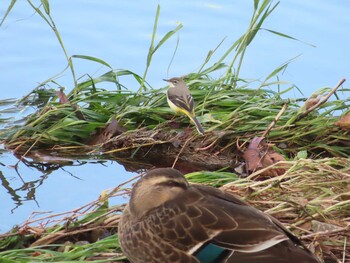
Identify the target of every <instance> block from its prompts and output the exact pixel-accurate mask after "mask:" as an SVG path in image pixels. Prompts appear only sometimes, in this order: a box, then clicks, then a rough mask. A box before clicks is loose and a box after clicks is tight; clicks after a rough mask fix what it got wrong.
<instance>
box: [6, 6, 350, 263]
mask: <svg viewBox="0 0 350 263" xmlns="http://www.w3.org/2000/svg"><path fill="white" fill-rule="evenodd" d="M28 2H29V3H30V4H31V6H32V8H34V9H35V11H36V12H37V14H38V15H40V16H41V17H42V18H43V20H44V21H45V22H46V23H48V25H49V26H50V27H51V28H52V29H53V30H54V32H55V34H56V37H57V39H58V41H59V43H60V44H61V46H62V49H63V50H64V52H65V54H66V57H67V63H68V66H67V70H70V72H71V74H72V76H73V78H74V87H73V88H72V89H63V88H62V87H61V86H60V85H59V83H57V82H56V81H55V80H54V79H55V78H54V77H52V78H49V79H48V80H46V81H44V82H43V83H41V84H40V85H39V86H38V87H36V88H35V89H34V90H33V91H32V92H30V93H29V94H28V95H26V96H25V97H23V98H22V99H19V100H16V101H12V100H2V101H0V106H2V108H1V111H0V113H1V116H2V117H1V120H0V121H1V122H2V124H3V128H2V129H1V131H0V139H1V141H2V143H3V144H4V145H5V147H6V148H7V149H8V150H12V151H13V152H14V154H15V155H16V156H17V157H18V158H19V159H20V160H22V161H23V162H26V161H27V160H28V158H31V159H32V160H33V162H30V165H36V166H37V167H38V166H44V168H45V169H56V168H57V167H61V166H64V165H70V164H71V163H72V162H73V161H74V160H77V159H81V158H83V159H87V158H89V157H91V156H92V157H93V158H103V159H111V160H116V161H118V162H119V163H121V164H123V165H124V166H125V167H126V169H128V170H133V171H135V170H136V171H141V170H143V169H147V168H150V167H154V166H156V167H164V166H175V167H176V168H178V169H179V170H181V171H183V172H192V173H190V174H188V175H187V178H188V179H189V180H190V181H191V182H193V183H204V184H210V185H213V186H216V187H223V188H224V189H227V190H228V191H231V192H233V193H236V194H238V195H240V196H241V197H243V198H245V199H246V200H247V201H248V202H250V203H251V204H252V205H254V206H255V207H257V208H259V209H261V210H263V211H265V212H267V213H270V214H272V215H273V216H275V217H276V218H277V219H279V220H280V221H282V222H283V223H285V224H286V225H287V226H289V227H290V229H291V230H292V231H293V232H294V233H296V235H298V236H299V237H301V239H302V240H304V241H305V243H307V244H308V245H309V247H310V248H311V249H312V250H313V251H314V252H315V253H316V254H317V255H318V256H319V257H320V258H326V259H328V260H335V259H338V260H341V261H342V262H347V260H350V258H349V254H350V248H349V245H348V244H347V242H348V241H347V240H348V238H349V233H350V231H349V230H350V229H349V226H350V195H349V192H350V188H349V185H350V168H349V167H350V163H349V162H350V161H349V160H350V159H349V157H350V156H349V155H350V144H349V129H350V128H349V127H350V125H349V121H350V118H349V116H350V115H347V114H348V112H349V100H348V99H343V98H341V97H339V96H338V94H339V92H342V94H347V92H349V91H348V89H347V88H345V87H344V86H343V84H344V82H345V80H340V82H339V83H331V85H332V87H327V88H322V89H320V90H318V91H316V92H315V93H314V94H313V95H312V96H311V97H310V98H304V97H302V95H301V97H300V98H298V99H288V98H286V96H285V93H287V92H288V91H290V90H291V89H297V87H295V86H294V85H293V84H289V83H287V82H285V81H282V80H281V79H280V75H281V73H282V72H283V71H284V70H285V69H286V68H287V67H288V65H289V63H291V62H292V61H287V62H286V63H284V64H283V65H281V66H280V67H278V68H276V69H275V70H273V71H272V72H271V73H270V74H269V75H268V76H266V78H265V79H264V80H246V79H242V78H241V77H240V74H239V73H240V68H241V65H242V63H243V61H244V54H245V52H246V50H247V48H248V47H249V45H250V44H251V43H252V41H253V40H254V37H255V36H256V34H257V32H258V31H259V30H262V25H263V23H264V21H265V20H266V19H267V18H268V16H269V15H270V14H271V12H272V11H274V9H275V8H276V7H277V5H278V4H273V3H271V1H267V0H261V1H254V9H253V15H252V18H251V22H250V25H249V27H248V30H247V31H246V32H245V33H244V34H243V35H242V36H241V37H240V38H239V39H238V40H237V41H236V42H235V43H234V44H233V45H232V46H231V47H230V48H229V49H228V50H223V51H222V50H221V49H220V45H219V46H218V47H216V48H215V49H213V50H211V51H209V52H208V55H207V59H206V60H205V61H204V63H203V64H202V65H201V67H200V70H198V72H190V73H189V74H187V75H186V76H185V79H186V83H187V84H188V85H189V86H190V89H191V92H192V95H193V97H194V100H195V101H196V114H197V116H198V119H199V120H200V122H201V123H202V125H203V128H204V129H205V131H206V133H205V135H204V136H200V135H198V134H197V133H196V131H195V129H194V127H193V125H192V124H191V123H189V121H188V119H187V118H186V117H181V116H175V117H174V114H173V112H172V111H171V109H170V108H169V106H168V104H167V101H166V97H165V91H166V85H165V84H164V87H163V88H161V89H155V88H152V87H151V86H150V85H149V84H148V83H147V72H148V68H149V67H150V66H151V62H152V57H153V55H154V54H155V53H156V51H157V49H159V48H161V47H162V45H163V44H164V43H165V42H166V41H167V40H168V39H169V38H171V37H172V36H173V35H174V34H176V32H178V31H179V30H181V28H182V25H179V26H177V27H176V28H175V29H173V30H171V31H169V32H168V33H167V34H166V35H165V36H163V38H162V39H161V40H160V41H159V42H158V43H156V42H155V35H156V32H157V24H158V19H159V13H160V8H158V10H157V13H156V16H155V17H156V18H155V24H154V31H153V37H152V40H151V45H150V49H149V53H148V55H147V67H146V69H145V72H144V73H143V74H137V73H134V72H131V71H128V70H114V69H113V68H112V67H111V66H110V65H109V64H108V63H107V62H105V61H102V60H101V59H98V58H93V57H90V56H74V55H73V56H69V55H68V53H67V52H66V50H65V48H64V44H63V43H64V42H63V41H62V39H61V37H60V35H59V31H57V30H56V28H55V25H54V22H53V20H52V18H51V16H50V6H49V2H48V1H41V5H40V6H39V7H36V6H35V5H34V4H33V3H32V2H31V1H28ZM11 8H12V6H10V7H9V9H8V12H11ZM5 18H6V17H5ZM5 18H4V19H5ZM265 30H266V29H265ZM270 32H271V33H272V34H276V35H278V36H280V37H283V38H287V39H289V40H292V41H298V40H296V39H294V38H293V37H290V36H287V35H285V34H282V33H279V32H275V31H270ZM214 53H215V54H220V58H219V59H218V60H217V61H214V62H213V61H212V59H211V58H212V56H213V54H214ZM76 59H84V60H88V61H93V62H95V63H99V64H101V65H103V66H104V67H105V68H106V72H105V73H103V74H102V75H100V76H97V77H87V78H85V79H84V80H81V79H80V78H76V76H75V70H74V61H75V60H76ZM213 73H215V75H216V76H217V75H219V76H220V77H216V78H213V77H212V75H213ZM123 76H131V77H133V78H134V79H135V80H136V81H137V83H138V84H139V89H138V90H131V89H130V88H128V87H126V86H124V85H123V83H122V82H121V81H120V77H123ZM101 83H109V84H110V85H111V86H114V87H115V89H114V90H112V91H111V90H106V89H104V88H102V87H100V84H101ZM252 87H254V88H252ZM300 94H301V93H300ZM18 112H23V114H22V118H21V119H13V118H12V117H11V114H13V113H18ZM3 116H4V117H3ZM7 116H8V117H7ZM249 150H250V151H255V153H256V152H257V153H259V158H258V160H256V159H254V156H253V155H251V154H250V153H249ZM264 160H266V161H264ZM27 162H28V161H27ZM2 181H3V185H6V178H4V177H3V176H2ZM128 192H129V189H128V188H126V187H124V184H123V185H120V186H117V187H116V188H115V189H113V190H112V191H110V192H106V193H103V194H102V195H101V196H100V198H99V199H98V200H96V201H93V202H91V203H90V204H87V205H86V206H84V207H81V208H77V209H75V210H74V211H68V212H67V213H63V214H58V215H50V216H47V217H44V218H40V219H35V220H31V219H29V220H28V221H27V222H26V223H25V224H23V225H20V226H18V227H17V228H15V229H13V230H11V231H10V232H8V233H4V234H2V235H1V236H0V238H1V239H0V250H1V252H0V257H1V258H2V259H3V260H5V261H6V262H17V261H18V260H21V261H24V262H25V261H55V262H59V261H65V262H69V261H78V260H80V261H81V260H89V261H93V262H110V261H123V260H124V261H125V258H124V257H123V255H122V253H121V250H120V248H119V246H118V242H117V240H118V238H117V236H116V234H115V233H116V229H117V227H118V219H119V215H120V213H121V211H122V208H123V205H119V206H109V204H108V200H109V199H110V198H113V197H115V196H120V195H124V194H127V193H128ZM330 262H335V261H330Z"/></svg>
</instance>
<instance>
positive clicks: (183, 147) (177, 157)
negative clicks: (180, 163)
mask: <svg viewBox="0 0 350 263" xmlns="http://www.w3.org/2000/svg"><path fill="white" fill-rule="evenodd" d="M192 139H193V136H191V137H190V138H188V139H187V140H186V141H185V143H184V146H182V148H181V150H180V152H179V154H178V155H177V156H176V158H175V160H174V162H173V165H172V166H171V168H174V167H175V164H176V163H177V160H178V159H179V157H180V155H181V153H182V152H183V150H184V149H185V147H186V145H187V143H188V142H189V141H190V140H192Z"/></svg>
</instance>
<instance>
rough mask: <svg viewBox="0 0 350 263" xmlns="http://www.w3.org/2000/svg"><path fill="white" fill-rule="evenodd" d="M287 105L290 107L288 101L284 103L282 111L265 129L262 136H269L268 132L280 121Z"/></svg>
mask: <svg viewBox="0 0 350 263" xmlns="http://www.w3.org/2000/svg"><path fill="white" fill-rule="evenodd" d="M287 107H288V105H287V103H284V105H283V107H282V109H281V110H280V112H279V113H278V114H277V115H276V117H275V118H274V119H273V121H272V122H271V123H270V125H269V127H267V129H266V130H265V131H264V133H263V135H262V136H261V137H263V138H265V137H266V136H267V134H268V133H269V132H270V131H271V129H272V128H273V126H275V125H276V123H277V122H278V120H279V118H280V117H281V115H282V114H283V113H284V112H285V111H286V109H287Z"/></svg>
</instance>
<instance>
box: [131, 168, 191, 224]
mask: <svg viewBox="0 0 350 263" xmlns="http://www.w3.org/2000/svg"><path fill="white" fill-rule="evenodd" d="M187 188H188V182H187V180H186V179H185V177H184V176H183V174H182V173H180V172H179V171H178V170H176V169H173V168H157V169H153V170H151V171H149V172H148V173H147V174H146V175H145V176H144V177H142V178H141V179H140V180H139V181H138V182H137V183H136V184H135V186H134V188H133V189H132V192H131V198H130V202H129V205H130V212H131V214H132V216H134V217H135V218H141V217H142V216H143V215H145V214H146V213H147V212H148V211H150V210H151V209H153V208H155V207H158V206H160V205H162V204H164V203H165V202H167V201H169V200H172V199H174V198H176V197H177V196H178V195H179V194H181V193H182V192H183V191H185V190H186V189H187Z"/></svg>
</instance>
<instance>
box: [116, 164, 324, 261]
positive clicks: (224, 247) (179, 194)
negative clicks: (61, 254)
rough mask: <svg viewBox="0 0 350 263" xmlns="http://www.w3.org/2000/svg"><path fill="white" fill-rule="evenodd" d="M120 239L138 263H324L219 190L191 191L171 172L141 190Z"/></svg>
mask: <svg viewBox="0 0 350 263" xmlns="http://www.w3.org/2000/svg"><path fill="white" fill-rule="evenodd" d="M161 196H165V198H161ZM135 204H136V205H135ZM143 204H147V205H146V206H143ZM119 239H120V243H121V247H122V249H123V252H124V253H125V255H126V256H127V257H128V259H129V260H130V261H131V262H133V263H145V262H148V263H158V262H159V263H164V262H176V263H191V262H193V263H194V262H196V263H198V262H202V263H204V262H205V263H211V262H216V263H220V262H222V263H224V262H227V263H233V262H235V263H239V262H250V263H287V262H300V263H302V262H305V263H317V262H318V260H317V259H316V258H315V256H313V255H312V254H311V252H310V251H309V250H307V249H306V248H305V247H304V246H303V245H302V243H301V242H300V241H299V239H297V238H296V237H295V236H294V235H293V234H292V233H291V232H289V231H288V230H287V229H286V228H284V227H283V226H282V224H281V223H279V222H278V221H277V220H276V219H274V218H272V217H270V216H268V215H266V214H264V213H262V212H261V211H259V210H257V209H255V208H253V207H251V206H249V205H247V204H246V203H245V202H244V201H242V200H240V199H238V198H237V197H235V196H233V195H231V194H227V193H225V192H223V191H221V190H219V189H215V188H212V187H207V186H200V185H189V184H188V183H187V181H186V179H185V178H184V177H183V175H182V174H181V173H180V172H179V171H177V170H175V169H171V168H160V169H154V170H151V171H150V172H149V173H148V174H147V175H146V176H144V177H143V178H142V179H141V180H139V182H138V183H137V184H136V185H135V187H134V189H133V191H132V196H131V200H130V203H129V205H127V206H126V208H125V210H124V214H123V216H122V218H121V221H120V223H119ZM209 244H211V245H209ZM209 250H210V251H209ZM209 254H211V255H212V256H211V257H209V256H208V255H209ZM199 259H200V260H201V261H200V260H199Z"/></svg>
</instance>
